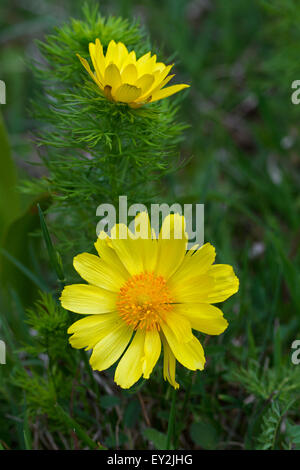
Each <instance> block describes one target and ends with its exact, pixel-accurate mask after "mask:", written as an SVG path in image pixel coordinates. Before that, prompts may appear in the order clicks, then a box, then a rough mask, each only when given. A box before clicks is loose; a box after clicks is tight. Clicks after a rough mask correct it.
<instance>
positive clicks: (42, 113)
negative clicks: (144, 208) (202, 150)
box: [26, 5, 185, 256]
mask: <svg viewBox="0 0 300 470" xmlns="http://www.w3.org/2000/svg"><path fill="white" fill-rule="evenodd" d="M83 13H84V18H83V20H71V21H70V22H69V23H66V24H64V25H63V26H62V27H60V28H57V29H56V31H55V32H54V33H53V34H51V35H48V36H47V37H46V40H45V41H44V42H41V41H40V42H39V44H38V45H39V50H40V53H41V57H40V60H39V61H35V62H34V64H33V69H34V72H35V75H36V77H37V79H38V81H39V83H40V85H41V92H40V93H39V96H37V97H36V98H35V99H34V101H33V108H34V114H35V118H36V120H37V125H38V128H37V134H38V143H39V146H41V149H40V152H41V158H42V161H43V163H44V165H45V167H46V168H47V169H48V170H49V176H48V177H47V178H44V179H42V180H41V181H40V182H39V183H38V188H37V190H38V191H41V190H44V191H47V192H49V193H50V194H51V196H52V197H53V200H54V205H53V207H52V211H53V212H54V213H55V224H54V228H55V229H54V232H55V234H56V236H57V237H58V238H59V240H60V241H61V245H60V246H61V248H62V251H63V252H64V253H66V251H65V250H67V253H68V255H69V256H70V255H71V254H72V253H74V252H75V251H80V250H83V249H85V248H86V247H87V240H90V244H91V243H92V240H93V239H94V238H95V227H96V208H97V207H98V205H99V204H101V203H102V202H104V201H105V202H106V203H113V204H117V203H118V197H119V195H122V194H126V195H127V197H128V202H129V203H132V202H136V201H143V202H145V203H147V202H148V201H149V200H151V199H152V197H153V196H152V192H153V191H155V190H156V191H157V188H156V189H155V185H154V184H153V182H154V181H155V180H157V179H161V178H162V176H163V175H164V174H166V172H170V171H174V170H175V169H176V168H177V167H178V143H179V142H180V140H181V139H182V131H183V129H184V128H185V126H184V125H183V124H180V123H178V122H177V120H176V113H177V106H176V104H175V102H176V101H175V100H172V101H171V100H163V101H161V102H159V103H153V104H151V105H147V106H143V107H142V108H140V109H131V108H130V107H129V106H128V105H127V104H122V103H115V102H110V101H109V100H107V99H106V98H105V97H104V96H103V94H102V93H101V92H100V90H99V88H98V87H97V86H96V85H95V84H94V83H93V82H92V80H91V79H90V77H89V76H88V74H87V73H86V71H85V70H84V68H83V67H82V64H81V63H80V61H79V60H78V57H77V56H76V54H80V55H81V56H82V57H85V58H86V59H88V60H90V59H89V53H88V45H89V42H94V41H95V39H96V38H99V39H100V40H101V43H102V44H103V45H104V48H105V47H106V46H107V44H108V42H109V41H110V40H111V39H114V40H115V41H122V42H123V43H124V44H126V46H127V47H128V48H129V50H133V49H134V50H135V52H136V54H137V57H139V56H141V55H142V54H144V53H145V52H147V51H148V50H151V46H150V43H149V40H148V39H147V38H146V36H145V33H144V32H143V30H142V29H141V28H140V27H139V25H138V24H137V23H130V22H129V21H128V20H123V19H122V18H117V17H112V16H111V17H108V18H107V19H105V18H103V17H102V16H101V15H100V14H99V12H98V8H97V7H93V8H89V7H88V6H87V5H86V6H85V7H84V9H83ZM157 53H158V55H159V56H160V55H161V54H160V51H157ZM177 101H178V100H177ZM34 185H35V183H34V182H33V186H34ZM31 189H32V191H34V188H33V187H32V185H31ZM26 190H27V191H29V189H28V185H27V187H26ZM62 221H63V224H62ZM75 228H76V236H74V235H73V236H72V237H70V236H69V235H70V233H73V234H74V229H75Z"/></svg>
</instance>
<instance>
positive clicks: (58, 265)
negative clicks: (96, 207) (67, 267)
mask: <svg viewBox="0 0 300 470" xmlns="http://www.w3.org/2000/svg"><path fill="white" fill-rule="evenodd" d="M37 207H38V211H39V217H40V223H41V229H42V233H43V237H44V241H45V244H46V247H47V250H48V254H49V258H50V262H51V264H52V267H53V269H54V270H55V272H56V275H57V277H58V279H59V280H60V281H61V282H64V281H65V275H64V270H63V266H62V262H61V258H60V255H59V253H58V252H57V251H56V250H55V248H54V246H53V243H52V240H51V237H50V234H49V230H48V227H47V224H46V221H45V217H44V214H43V211H42V209H41V207H40V205H39V204H38V205H37Z"/></svg>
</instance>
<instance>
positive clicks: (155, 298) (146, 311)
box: [117, 272, 173, 330]
mask: <svg viewBox="0 0 300 470" xmlns="http://www.w3.org/2000/svg"><path fill="white" fill-rule="evenodd" d="M166 284H167V282H166V280H165V279H164V278H163V277H162V276H156V275H155V274H153V273H148V272H144V273H141V274H136V275H135V276H132V277H131V278H130V279H129V280H128V281H127V282H126V283H125V284H124V285H123V286H122V287H121V289H120V292H119V296H118V300H117V308H118V312H119V314H120V316H121V318H123V320H124V321H125V322H126V323H127V324H128V325H130V326H132V327H133V328H134V329H135V330H137V329H145V330H154V329H157V330H160V321H161V320H163V319H164V318H165V315H166V313H167V312H169V311H170V310H171V309H172V308H173V305H172V297H171V295H170V292H169V289H168V287H167V285H166Z"/></svg>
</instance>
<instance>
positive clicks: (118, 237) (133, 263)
mask: <svg viewBox="0 0 300 470" xmlns="http://www.w3.org/2000/svg"><path fill="white" fill-rule="evenodd" d="M122 237H126V238H124V239H123V238H122ZM136 242H137V240H136V237H135V235H134V234H132V233H131V232H130V230H129V229H128V227H127V226H126V225H124V224H116V225H115V226H114V227H113V228H112V230H111V244H112V248H113V249H114V250H115V252H116V254H117V255H118V257H119V259H120V261H121V262H122V263H123V264H124V266H125V268H126V270H127V271H128V272H129V273H130V274H131V275H132V276H133V275H134V274H138V273H141V272H143V258H142V254H141V251H140V244H139V243H136Z"/></svg>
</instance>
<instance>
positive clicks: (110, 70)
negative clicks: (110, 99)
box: [104, 63, 121, 95]
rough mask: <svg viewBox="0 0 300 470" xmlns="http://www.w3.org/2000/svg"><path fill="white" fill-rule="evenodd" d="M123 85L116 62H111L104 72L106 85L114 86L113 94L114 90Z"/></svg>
mask: <svg viewBox="0 0 300 470" xmlns="http://www.w3.org/2000/svg"><path fill="white" fill-rule="evenodd" d="M120 85H121V75H120V72H119V69H118V67H117V66H116V65H115V64H112V63H111V64H109V65H108V66H107V67H106V69H105V74H104V86H110V87H111V88H112V95H114V91H115V90H117V89H118V88H119V86H120Z"/></svg>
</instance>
